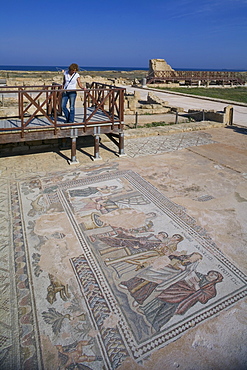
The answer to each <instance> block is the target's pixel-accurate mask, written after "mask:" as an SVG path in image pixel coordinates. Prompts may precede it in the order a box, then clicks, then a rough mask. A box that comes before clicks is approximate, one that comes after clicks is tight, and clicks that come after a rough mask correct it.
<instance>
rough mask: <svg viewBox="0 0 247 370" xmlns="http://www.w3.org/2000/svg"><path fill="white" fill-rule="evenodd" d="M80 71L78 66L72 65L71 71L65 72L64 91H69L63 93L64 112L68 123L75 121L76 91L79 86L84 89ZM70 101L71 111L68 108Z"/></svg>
mask: <svg viewBox="0 0 247 370" xmlns="http://www.w3.org/2000/svg"><path fill="white" fill-rule="evenodd" d="M78 71H79V67H78V64H76V63H72V64H71V65H70V66H69V70H68V71H65V72H64V76H63V89H64V90H67V91H64V92H63V97H62V110H63V113H64V115H65V118H66V122H74V119H75V99H76V95H77V94H76V91H75V90H76V87H77V84H78V86H79V87H80V88H81V89H84V88H83V86H82V83H81V80H80V75H79V73H78ZM68 100H69V108H70V110H68V108H67V103H68Z"/></svg>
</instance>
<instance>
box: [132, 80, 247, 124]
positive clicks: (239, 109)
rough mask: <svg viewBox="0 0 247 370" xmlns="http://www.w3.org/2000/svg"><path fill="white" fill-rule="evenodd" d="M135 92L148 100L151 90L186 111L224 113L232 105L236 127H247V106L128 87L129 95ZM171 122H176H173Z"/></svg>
mask: <svg viewBox="0 0 247 370" xmlns="http://www.w3.org/2000/svg"><path fill="white" fill-rule="evenodd" d="M135 90H137V91H139V92H140V96H141V99H143V100H146V99H147V94H148V92H149V91H150V90H151V91H153V92H154V93H155V95H157V96H158V97H159V98H161V99H163V100H164V101H168V102H169V104H170V105H171V106H174V107H181V108H184V110H185V111H188V109H198V110H201V109H205V110H215V111H223V110H224V107H226V106H227V105H232V106H233V109H234V113H233V122H234V124H236V125H242V126H245V127H247V106H246V105H245V106H242V105H239V104H237V103H233V102H227V101H225V102H220V101H216V100H205V99H201V98H196V97H191V96H185V95H176V94H174V93H173V94H169V93H167V92H161V91H159V90H155V89H140V88H135V87H132V86H127V87H126V91H127V92H129V93H133V92H134V91H135ZM171 122H174V120H172V121H171Z"/></svg>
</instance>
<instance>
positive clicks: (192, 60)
mask: <svg viewBox="0 0 247 370" xmlns="http://www.w3.org/2000/svg"><path fill="white" fill-rule="evenodd" d="M0 45H1V46H0V65H40V66H41V65H52V66H66V65H69V64H70V63H72V62H75V63H78V64H79V65H80V66H81V67H83V66H89V67H90V66H96V67H107V66H115V67H142V68H148V62H149V59H155V58H162V59H165V60H166V61H167V63H168V64H170V65H171V66H172V67H174V68H205V69H206V68H207V69H208V68H212V69H242V70H247V0H148V1H146V0H119V1H118V0H86V1H84V0H66V1H64V0H60V1H58V0H49V1H47V0H36V1H34V0H22V1H16V0H15V1H13V0H7V1H5V2H3V4H2V5H1V22H0Z"/></svg>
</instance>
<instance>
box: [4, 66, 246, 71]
mask: <svg viewBox="0 0 247 370" xmlns="http://www.w3.org/2000/svg"><path fill="white" fill-rule="evenodd" d="M67 68H68V66H23V65H0V70H1V71H33V72H34V71H37V72H42V71H43V72H56V71H57V72H59V71H62V70H66V69H67ZM173 69H174V70H175V71H233V72H245V71H246V69H225V68H221V69H215V68H176V67H173ZM80 71H126V72H131V71H148V68H143V67H84V66H82V67H80Z"/></svg>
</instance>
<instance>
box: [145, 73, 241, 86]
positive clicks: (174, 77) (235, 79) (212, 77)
mask: <svg viewBox="0 0 247 370" xmlns="http://www.w3.org/2000/svg"><path fill="white" fill-rule="evenodd" d="M159 80H162V81H163V80H165V81H172V82H175V81H182V80H186V81H209V82H210V81H222V82H230V83H231V82H232V83H236V84H244V83H245V81H244V79H243V77H242V76H241V75H240V74H239V73H237V72H234V71H152V72H150V73H149V75H148V76H147V83H154V82H157V81H159Z"/></svg>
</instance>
